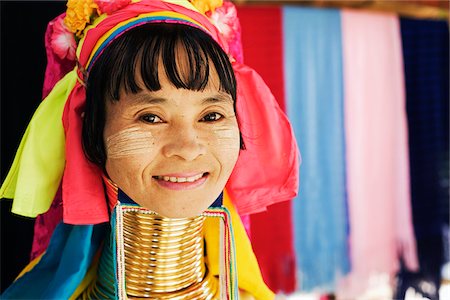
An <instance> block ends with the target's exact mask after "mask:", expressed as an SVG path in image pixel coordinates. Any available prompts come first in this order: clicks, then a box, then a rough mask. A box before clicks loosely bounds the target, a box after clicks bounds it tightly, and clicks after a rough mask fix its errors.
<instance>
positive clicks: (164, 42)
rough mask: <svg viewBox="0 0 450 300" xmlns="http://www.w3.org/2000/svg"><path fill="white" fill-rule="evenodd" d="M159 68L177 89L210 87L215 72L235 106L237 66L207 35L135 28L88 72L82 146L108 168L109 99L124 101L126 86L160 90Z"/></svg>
mask: <svg viewBox="0 0 450 300" xmlns="http://www.w3.org/2000/svg"><path fill="white" fill-rule="evenodd" d="M158 70H160V71H161V72H162V70H164V72H165V74H166V76H167V79H168V80H169V82H171V83H172V84H173V85H174V86H175V87H176V88H183V89H189V90H195V91H202V90H203V89H205V88H206V87H207V85H208V83H209V80H210V75H211V74H210V73H211V72H215V73H216V74H217V77H218V80H219V89H220V90H221V91H223V92H226V93H228V94H230V95H231V97H232V98H233V100H234V107H235V105H236V79H235V76H234V71H233V68H232V66H231V63H230V61H229V59H228V56H227V54H226V53H225V52H224V51H223V50H222V48H221V47H220V46H219V45H218V44H217V43H216V42H215V41H214V40H213V39H212V38H211V37H210V36H209V35H208V34H206V33H205V32H203V31H202V30H200V29H197V28H194V27H191V26H187V25H182V24H173V23H171V24H164V23H151V24H146V25H142V26H139V27H136V28H133V29H131V30H129V31H127V32H125V33H123V34H122V36H120V37H117V38H116V40H114V41H113V42H112V43H111V44H110V45H108V46H107V47H106V48H105V50H104V51H103V53H102V54H101V55H100V56H99V57H98V59H97V60H96V61H95V62H94V64H93V65H92V69H91V70H90V71H89V73H88V76H87V82H86V107H85V112H84V117H83V129H82V142H83V149H84V153H85V155H86V157H87V158H88V159H89V160H90V161H92V162H93V163H95V164H97V165H98V166H100V167H102V168H103V170H104V168H105V163H106V152H105V145H104V141H103V130H104V128H105V120H106V109H105V102H106V101H119V98H120V92H121V91H122V90H123V91H125V92H126V93H133V94H136V93H138V92H140V91H141V90H143V89H148V90H150V91H158V90H160V89H161V84H160V82H159V80H160V78H159V77H160V76H159V75H160V74H158ZM235 109H236V107H235ZM241 143H242V140H241ZM242 145H243V144H242ZM242 147H243V146H242Z"/></svg>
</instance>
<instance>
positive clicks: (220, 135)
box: [214, 127, 240, 151]
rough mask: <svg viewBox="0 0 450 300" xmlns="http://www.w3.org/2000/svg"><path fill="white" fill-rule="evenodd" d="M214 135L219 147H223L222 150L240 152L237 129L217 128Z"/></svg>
mask: <svg viewBox="0 0 450 300" xmlns="http://www.w3.org/2000/svg"><path fill="white" fill-rule="evenodd" d="M214 135H215V138H216V140H217V145H218V146H220V147H222V150H228V151H235V150H237V151H239V147H240V143H239V131H236V128H235V127H231V128H230V127H223V128H216V129H215V130H214Z"/></svg>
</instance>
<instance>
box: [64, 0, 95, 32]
mask: <svg viewBox="0 0 450 300" xmlns="http://www.w3.org/2000/svg"><path fill="white" fill-rule="evenodd" d="M96 13H98V6H97V4H95V2H94V0H68V2H67V12H66V17H65V18H64V23H65V24H66V26H67V28H68V29H69V30H70V31H71V32H73V33H75V34H76V35H77V36H78V37H80V36H81V35H82V34H83V30H84V28H86V25H87V24H89V23H90V22H91V17H95V14H96Z"/></svg>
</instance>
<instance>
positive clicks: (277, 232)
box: [238, 6, 296, 293]
mask: <svg viewBox="0 0 450 300" xmlns="http://www.w3.org/2000/svg"><path fill="white" fill-rule="evenodd" d="M281 12H282V11H281V8H280V7H264V6H258V7H253V6H243V7H239V8H238V15H239V19H240V22H241V26H242V44H243V49H244V61H245V63H246V64H247V65H249V66H252V67H253V68H254V69H255V70H256V71H257V72H258V73H259V74H260V75H261V77H262V78H264V80H265V82H266V83H267V85H268V86H269V87H270V89H271V91H272V93H273V95H274V96H275V98H276V99H277V101H278V104H279V105H280V107H281V108H282V109H283V110H284V107H285V103H284V76H283V50H282V48H283V40H282V38H283V37H282V14H281ZM268 172H270V170H268ZM250 229H251V230H250V232H251V241H252V246H253V250H254V251H255V254H256V257H257V258H258V262H259V264H260V267H261V271H262V274H263V277H264V280H265V282H266V283H267V285H268V286H269V287H270V288H271V289H272V290H273V291H275V292H284V293H290V292H293V291H294V290H295V287H296V286H295V253H294V246H293V233H292V217H291V202H290V201H286V202H282V203H279V204H275V205H272V206H270V207H269V208H268V209H267V211H265V212H262V213H258V214H253V215H251V216H250Z"/></svg>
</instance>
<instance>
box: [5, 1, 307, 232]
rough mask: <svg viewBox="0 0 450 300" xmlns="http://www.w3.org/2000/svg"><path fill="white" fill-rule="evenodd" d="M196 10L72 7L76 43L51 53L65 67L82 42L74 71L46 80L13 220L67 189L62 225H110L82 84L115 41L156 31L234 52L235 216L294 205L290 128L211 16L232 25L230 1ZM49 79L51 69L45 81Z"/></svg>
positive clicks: (21, 161)
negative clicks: (238, 146) (87, 140)
mask: <svg viewBox="0 0 450 300" xmlns="http://www.w3.org/2000/svg"><path fill="white" fill-rule="evenodd" d="M191 2H192V3H191ZM191 2H188V1H187V0H165V1H161V0H141V1H139V0H133V1H130V0H116V1H109V0H95V1H93V0H78V1H77V0H72V1H69V3H68V11H67V13H66V17H65V24H66V25H65V26H66V27H67V28H69V29H71V30H72V32H73V33H74V35H72V36H71V35H70V34H69V35H67V33H64V36H63V37H59V39H58V38H55V39H53V40H52V42H54V43H56V44H57V46H58V45H60V44H65V45H66V46H67V47H66V48H64V47H63V49H58V50H57V51H55V53H56V54H58V56H59V58H64V57H66V58H67V57H70V56H73V52H74V51H73V50H74V49H73V48H74V47H75V46H74V44H73V43H75V41H78V45H77V48H76V66H75V67H74V68H73V70H71V71H70V72H68V73H67V74H65V76H64V78H62V79H61V80H59V81H58V82H57V83H56V84H55V85H54V83H55V82H54V81H56V79H59V78H60V77H62V75H64V73H65V71H64V70H65V69H64V68H62V67H61V66H60V65H57V67H55V70H56V71H57V72H61V76H59V75H56V77H54V78H53V81H51V80H50V83H49V81H46V85H45V86H44V89H46V90H50V88H52V90H51V92H50V93H49V94H48V96H47V98H46V99H45V101H43V102H42V104H41V105H40V106H39V108H38V109H37V111H36V113H35V115H34V116H33V118H32V120H31V122H30V124H29V126H28V128H27V130H26V132H25V134H24V137H23V139H22V142H21V144H20V146H19V149H18V151H17V154H16V157H15V159H14V162H13V165H12V168H11V170H10V172H9V174H8V176H7V178H6V180H5V182H4V183H3V185H2V187H1V190H0V196H1V197H4V198H14V203H13V208H12V211H13V212H14V213H17V214H21V215H24V216H30V217H35V216H36V215H38V214H41V213H44V212H45V211H47V210H48V209H49V207H50V205H51V203H52V201H53V198H54V197H55V194H56V192H57V191H58V188H59V186H60V183H61V181H62V199H63V208H64V213H63V217H64V222H65V223H69V224H97V223H101V222H107V221H108V220H109V213H108V209H107V201H106V200H105V192H104V188H103V184H102V173H101V170H100V169H99V168H98V167H97V166H96V165H94V164H92V163H91V162H89V161H88V160H87V159H86V157H85V155H84V153H83V149H82V142H81V126H82V122H81V120H82V114H83V110H84V105H85V86H84V83H83V80H84V76H85V72H88V71H89V68H90V66H91V65H92V63H93V62H95V60H96V58H97V57H98V56H99V55H101V53H102V49H104V48H105V47H107V46H108V44H109V43H110V42H111V41H113V40H114V39H115V38H116V37H117V36H120V35H121V34H122V33H124V32H126V31H127V30H129V29H130V28H133V27H136V26H140V25H142V24H145V23H152V22H166V23H171V22H172V23H182V24H187V25H189V26H193V27H196V28H199V29H201V30H203V31H205V32H206V33H208V34H209V35H210V36H211V37H212V38H213V39H214V40H216V41H217V42H218V43H219V44H220V45H221V47H222V48H223V49H224V51H226V52H227V53H229V56H230V60H231V61H232V65H233V69H234V72H235V75H236V80H237V102H236V109H237V115H238V122H239V127H240V130H241V133H242V136H243V139H244V142H245V146H246V150H242V151H241V153H240V155H239V159H238V162H237V164H236V167H235V169H234V171H233V173H232V175H231V178H230V179H229V181H228V183H227V186H226V188H227V192H228V194H229V195H230V198H231V199H232V201H233V203H234V205H235V206H236V208H237V210H238V212H239V213H240V214H241V215H245V214H250V213H254V212H258V211H263V210H264V209H265V208H266V207H267V206H268V205H271V204H274V203H276V202H280V201H284V200H290V199H292V198H293V197H294V196H295V195H296V194H297V190H298V182H299V159H300V156H299V151H298V148H297V144H296V141H295V138H294V135H293V132H292V129H291V126H290V124H289V121H288V120H287V118H286V116H285V115H284V113H283V112H282V111H281V109H280V108H279V106H278V104H277V102H276V101H275V99H274V97H273V96H272V94H271V92H270V90H269V88H268V87H267V86H266V84H265V83H264V81H263V80H262V79H261V77H260V76H259V75H258V74H257V73H256V72H255V71H254V70H252V69H251V68H249V67H247V66H245V65H244V64H242V53H241V52H240V51H239V48H240V44H239V43H238V42H239V37H238V36H236V35H233V34H230V32H232V30H231V31H230V26H233V25H230V24H220V22H219V21H218V20H219V19H220V18H217V15H214V13H216V12H220V10H221V9H224V10H225V13H226V17H229V16H230V15H233V11H231V13H230V11H227V10H229V9H231V10H232V9H234V7H233V6H232V4H231V3H228V2H227V3H225V5H224V6H223V8H222V7H219V8H216V7H218V6H220V5H221V3H220V1H217V0H216V1H213V0H210V1H200V0H193V1H191ZM216 2H218V3H216ZM193 4H195V5H196V6H197V8H196V7H195V6H194V5H193ZM198 8H200V10H199V9H198ZM215 9H216V11H214V10H215ZM234 16H235V11H234ZM62 18H63V16H60V17H59V19H58V18H57V19H56V20H55V21H54V22H55V26H54V27H53V30H54V32H56V33H58V30H61V29H60V28H58V26H60V27H61V26H63V25H62V23H61V20H62ZM233 21H237V20H236V19H234V20H233ZM58 22H59V23H58ZM214 23H215V24H214ZM56 25H58V26H56ZM227 26H228V27H227ZM58 43H59V44H58ZM71 45H72V46H71ZM51 55H53V56H54V53H53V54H51ZM51 74H53V73H52V72H51V71H49V70H47V72H46V75H47V76H48V75H51ZM53 85H54V86H53ZM61 120H62V121H61Z"/></svg>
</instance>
